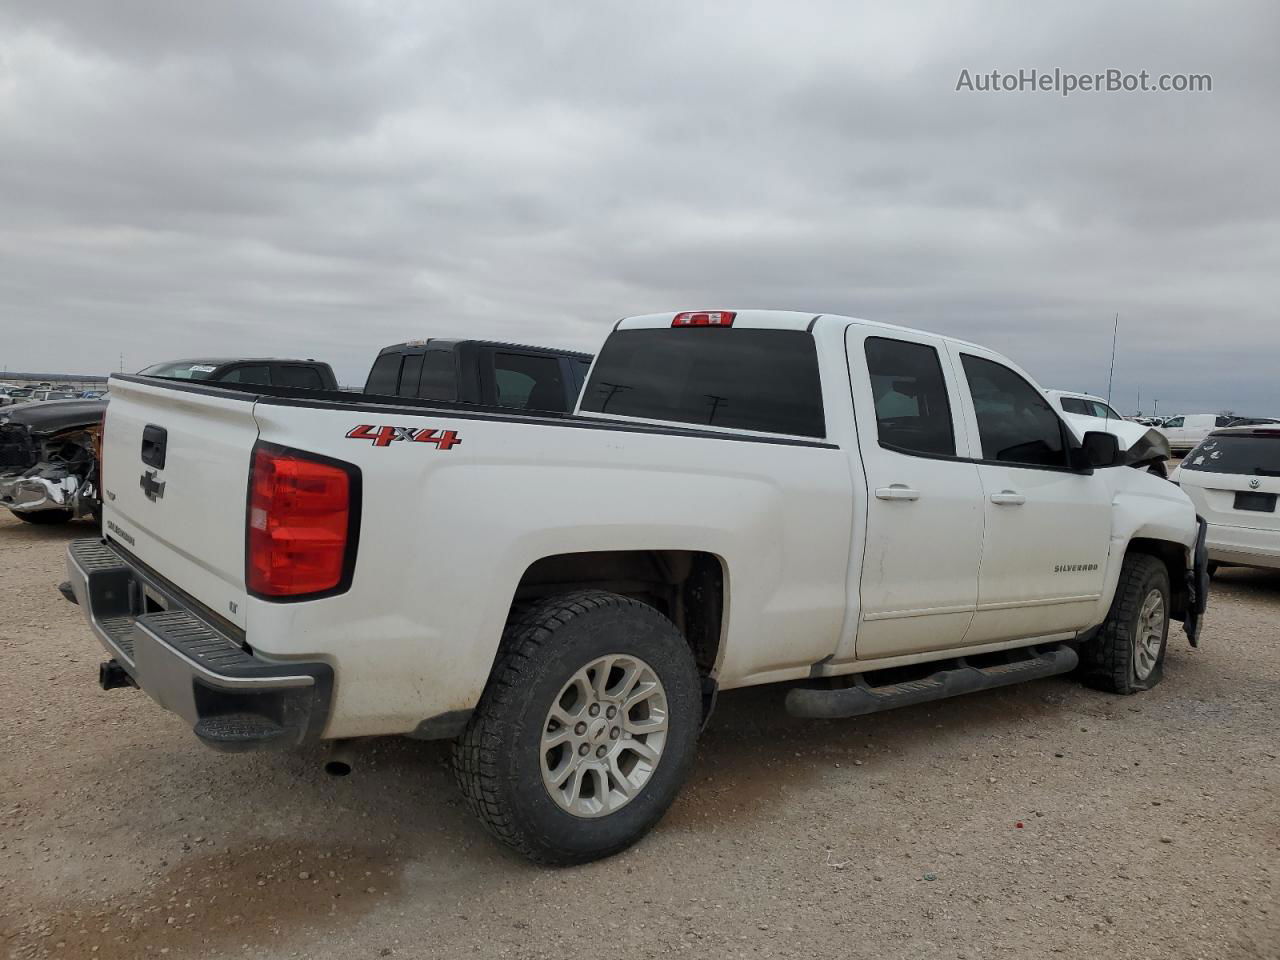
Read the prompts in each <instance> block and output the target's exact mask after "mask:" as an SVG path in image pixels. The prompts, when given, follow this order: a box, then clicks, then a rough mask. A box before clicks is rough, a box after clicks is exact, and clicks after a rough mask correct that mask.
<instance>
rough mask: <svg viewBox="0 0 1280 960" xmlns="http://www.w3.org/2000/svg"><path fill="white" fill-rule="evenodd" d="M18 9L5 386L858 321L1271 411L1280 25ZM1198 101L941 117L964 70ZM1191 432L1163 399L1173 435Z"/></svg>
mask: <svg viewBox="0 0 1280 960" xmlns="http://www.w3.org/2000/svg"><path fill="white" fill-rule="evenodd" d="M905 6H906V5H894V6H892V7H891V6H890V5H879V6H877V7H875V8H873V9H871V10H868V11H865V12H857V11H854V10H853V9H852V6H851V5H850V4H848V3H831V4H798V3H785V4H784V3H773V4H729V3H711V2H706V3H702V4H688V3H681V4H676V3H671V4H667V3H652V2H650V3H643V4H637V3H630V4H621V3H590V4H532V5H527V4H509V3H488V2H468V3H465V4H456V5H449V6H439V7H428V5H426V4H421V3H412V2H386V3H374V2H363V0H349V2H344V0H324V2H321V0H290V2H285V0H272V2H262V0H244V2H227V0H224V2H220V3H204V4H196V3H178V2H170V0H154V2H142V0H111V2H91V0H79V2H73V0H59V2H57V3H48V2H19V0H0V318H2V324H0V325H2V326H3V329H4V337H3V341H2V343H3V346H2V347H0V365H2V366H4V367H6V368H8V369H43V370H59V371H62V370H66V371H75V372H86V373H87V372H106V371H108V370H114V369H116V368H117V367H118V366H119V362H120V354H121V353H123V355H124V366H125V368H126V369H128V370H135V369H137V368H139V367H141V366H143V365H145V364H148V363H152V362H155V361H159V360H163V359H170V358H174V357H179V356H191V355H200V354H218V355H226V354H233V355H234V354H245V355H285V356H289V355H299V354H301V355H305V356H310V357H317V358H321V359H326V360H329V361H331V362H332V363H333V364H334V366H335V368H336V369H337V370H338V372H339V375H340V378H341V379H342V380H344V381H345V382H348V383H357V384H358V383H362V382H363V379H364V373H365V371H366V370H367V368H368V364H369V363H370V361H371V360H372V357H373V355H374V354H375V353H376V351H377V349H378V348H379V347H380V346H383V345H385V344H388V343H392V342H396V341H400V340H404V339H408V338H413V337H424V336H457V335H463V336H476V337H495V338H506V339H516V340H522V341H526V342H533V343H546V344H556V345H565V346H576V347H585V348H594V347H595V346H597V345H598V343H599V341H600V339H601V338H602V337H603V336H604V334H605V333H606V332H607V331H608V328H609V325H610V324H611V323H612V322H613V321H614V320H615V319H616V318H617V317H619V316H621V315H625V314H631V313H644V312H650V311H656V310H664V309H687V308H693V307H721V306H739V307H747V306H754V307H779V308H789V309H797V310H812V311H814V312H815V313H816V312H838V313H849V314H853V315H855V316H864V317H868V318H871V319H877V320H885V321H889V322H895V323H904V324H908V325H911V326H919V327H923V328H925V329H929V330H935V331H939V332H943V333H947V334H952V335H956V336H961V337H965V338H967V339H972V340H976V341H979V342H981V343H984V344H986V345H988V346H991V347H993V348H995V349H998V350H1001V351H1003V352H1006V353H1008V354H1009V355H1011V356H1012V357H1013V358H1014V359H1016V360H1017V361H1019V362H1020V363H1022V364H1023V365H1024V366H1025V367H1027V368H1028V369H1029V370H1030V371H1031V372H1032V373H1033V374H1034V375H1036V376H1037V377H1038V378H1039V379H1040V380H1041V382H1042V383H1043V384H1044V385H1045V386H1056V387H1063V388H1070V389H1086V390H1091V391H1094V392H1105V390H1106V386H1107V371H1108V364H1109V354H1110V341H1111V320H1112V317H1113V315H1114V314H1115V313H1116V312H1119V314H1120V316H1121V328H1120V350H1119V359H1118V363H1117V367H1116V390H1115V399H1116V402H1117V403H1118V404H1119V405H1120V406H1121V407H1122V408H1123V409H1124V410H1125V411H1126V412H1129V411H1131V410H1132V408H1133V405H1134V401H1135V399H1136V397H1135V395H1136V392H1137V391H1138V390H1139V389H1140V390H1141V391H1142V395H1143V398H1144V401H1143V404H1144V407H1146V408H1148V409H1149V408H1150V400H1149V398H1151V397H1153V396H1158V397H1159V398H1160V409H1161V411H1162V412H1168V413H1173V412H1176V410H1181V411H1184V412H1193V411H1196V410H1219V409H1224V408H1231V409H1235V410H1237V411H1250V412H1258V413H1264V414H1273V415H1276V416H1280V390H1278V389H1277V384H1276V381H1277V370H1278V368H1280V364H1277V357H1280V321H1278V313H1277V303H1280V176H1278V175H1277V171H1278V170H1280V160H1278V159H1277V157H1280V106H1278V104H1280V82H1278V74H1280V68H1278V66H1277V64H1278V61H1277V56H1276V41H1277V38H1280V6H1278V5H1276V4H1274V3H1266V2H1258V3H1256V4H1212V5H1210V4H1204V3H1168V2H1163V3H1152V4H1125V5H1123V6H1121V5H1117V4H1112V3H1096V4H1090V3H1072V4H1061V5H1058V6H1057V7H1056V12H1054V10H1052V9H1050V7H1049V6H1048V5H1046V4H1028V3H1018V4H1012V3H1010V4H974V5H970V4H964V3H950V2H949V3H939V4H937V5H936V6H934V7H932V8H931V9H928V10H927V11H926V10H924V8H918V9H920V11H921V12H914V13H908V12H906V11H905V10H903V9H901V8H902V7H905ZM1055 67H1060V68H1062V69H1063V70H1068V71H1075V72H1080V73H1092V72H1094V71H1100V70H1105V69H1106V68H1108V67H1117V68H1120V69H1122V70H1125V71H1132V72H1137V71H1139V70H1144V69H1145V70H1148V71H1151V72H1152V73H1153V74H1159V73H1161V72H1170V73H1208V74H1211V75H1212V78H1213V90H1212V92H1211V93H1184V94H1179V93H1162V94H1151V93H1147V94H1144V93H1129V94H1124V93H1112V94H1098V93H1078V94H1076V95H1075V96H1072V97H1070V98H1066V99H1064V98H1062V97H1060V96H1057V95H1055V94H1051V93H999V94H994V93H972V92H956V90H955V87H956V82H957V79H958V77H959V75H960V71H961V70H962V69H966V68H967V69H969V70H970V71H972V72H974V73H978V72H989V71H990V70H992V69H998V70H1002V71H1016V70H1017V69H1018V68H1037V69H1040V70H1052V69H1053V68H1055ZM1175 408H1176V409H1175Z"/></svg>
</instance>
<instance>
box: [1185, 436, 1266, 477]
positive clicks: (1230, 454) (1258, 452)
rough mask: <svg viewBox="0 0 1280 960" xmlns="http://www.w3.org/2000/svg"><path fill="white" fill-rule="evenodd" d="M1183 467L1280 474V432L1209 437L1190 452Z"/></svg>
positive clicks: (1251, 473) (1208, 471)
mask: <svg viewBox="0 0 1280 960" xmlns="http://www.w3.org/2000/svg"><path fill="white" fill-rule="evenodd" d="M1182 469H1183V470H1202V471H1204V472H1205V473H1235V474H1243V475H1245V476H1250V477H1280V432H1277V433H1276V434H1274V435H1263V436H1254V437H1247V436H1225V437H1209V438H1208V439H1206V440H1205V441H1204V442H1203V443H1201V444H1200V446H1198V447H1196V448H1195V449H1194V450H1192V451H1191V453H1189V454H1187V458H1186V459H1185V460H1183V461H1182Z"/></svg>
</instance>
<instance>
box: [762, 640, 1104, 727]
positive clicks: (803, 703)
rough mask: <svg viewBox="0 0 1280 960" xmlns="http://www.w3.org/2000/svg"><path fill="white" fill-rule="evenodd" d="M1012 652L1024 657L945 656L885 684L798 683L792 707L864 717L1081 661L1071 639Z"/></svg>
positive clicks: (812, 713)
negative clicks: (979, 659)
mask: <svg viewBox="0 0 1280 960" xmlns="http://www.w3.org/2000/svg"><path fill="white" fill-rule="evenodd" d="M1019 654H1020V655H1021V656H1019ZM1011 655H1012V656H1015V657H1018V658H1017V659H1012V660H1010V661H1008V662H1006V663H996V664H991V665H989V666H983V667H975V666H971V665H970V664H968V663H967V662H965V659H964V658H963V657H959V658H957V659H954V660H944V661H942V663H940V664H939V665H938V666H939V669H938V670H936V671H935V672H934V673H931V674H929V675H928V676H926V677H922V678H920V679H918V680H904V681H902V682H901V683H890V684H885V685H884V686H872V685H871V684H870V683H868V682H867V678H866V677H865V676H862V675H860V674H859V675H855V676H854V677H853V678H852V680H851V682H850V685H849V686H843V687H836V688H821V687H797V688H796V689H794V690H791V691H790V692H788V693H787V701H786V702H787V712H788V713H790V714H791V715H792V716H796V717H807V718H809V719H812V720H833V719H836V718H838V717H860V716H862V715H863V714H867V713H879V712H880V711H881V710H892V709H893V708H894V707H909V706H912V705H914V704H917V703H928V702H929V701H930V700H942V699H945V698H947V697H958V696H960V695H961V694H965V693H977V692H978V691H980V690H992V689H994V688H996V687H1006V686H1009V685H1010V684H1014V683H1022V682H1023V681H1024V680H1038V679H1040V678H1041V677H1052V676H1054V675H1056V674H1059V673H1069V672H1070V671H1072V670H1074V669H1075V668H1076V664H1078V663H1079V662H1080V658H1079V656H1077V654H1076V651H1075V649H1074V648H1072V647H1069V646H1066V645H1065V644H1057V645H1055V646H1052V647H1029V648H1027V649H1025V650H1019V651H1013V653H1012V654H1011Z"/></svg>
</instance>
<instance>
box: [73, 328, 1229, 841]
mask: <svg viewBox="0 0 1280 960" xmlns="http://www.w3.org/2000/svg"><path fill="white" fill-rule="evenodd" d="M111 394H112V401H111V405H110V407H109V410H108V414H107V420H106V430H105V453H104V462H105V474H104V477H105V481H104V490H105V500H104V504H103V506H104V526H103V536H102V538H101V539H87V540H80V541H76V542H73V543H72V544H70V546H69V548H68V554H67V570H68V575H69V580H68V582H67V583H65V584H63V585H62V590H63V593H64V595H66V596H68V598H69V599H73V600H74V601H75V602H77V603H79V604H80V606H81V608H82V609H83V611H84V612H85V614H86V615H87V617H88V620H89V624H90V626H91V627H92V630H93V632H94V633H95V634H96V635H97V637H98V639H99V640H100V641H101V643H102V644H103V645H104V646H105V647H106V649H107V651H108V653H109V655H110V659H109V660H108V661H107V662H106V663H104V664H103V666H102V668H101V670H100V682H101V684H102V685H103V686H104V687H107V688H112V687H124V686H130V687H132V686H136V687H139V688H141V689H142V690H143V691H144V692H146V693H147V694H148V695H149V696H150V697H151V698H152V699H153V700H155V701H156V702H157V703H158V704H159V705H160V706H162V707H164V708H166V709H168V710H171V711H173V712H175V713H177V714H178V715H180V716H181V717H182V718H183V719H184V720H186V722H187V723H189V724H190V725H191V727H192V729H193V731H194V733H195V736H196V737H197V738H199V739H200V740H201V741H203V742H204V743H205V744H207V745H208V746H210V747H213V748H216V749H219V750H226V751H236V750H251V749H264V748H272V747H288V746H293V745H297V744H303V743H308V742H313V741H317V740H330V741H338V742H343V741H347V740H350V739H351V738H358V737H372V736H383V735H405V736H410V737H419V738H428V739H430V738H449V739H453V740H454V741H455V743H454V747H453V757H454V760H453V764H454V770H455V773H456V778H457V780H458V783H459V785H460V786H461V789H462V792H463V794H464V795H465V797H466V799H467V801H468V803H469V805H470V807H471V808H472V810H474V812H475V813H476V814H477V815H478V816H479V818H480V819H481V820H482V821H483V822H484V824H485V825H486V826H487V827H488V829H489V830H490V831H491V832H492V833H493V834H495V835H496V836H497V837H498V838H500V839H501V840H502V841H504V842H506V843H507V844H509V845H510V846H511V847H513V848H514V849H516V850H517V851H519V852H521V853H523V854H524V855H526V856H528V857H530V858H532V859H534V860H536V861H539V862H543V863H551V864H571V863H580V862H584V861H588V860H592V859H595V858H598V857H603V856H607V855H610V854H612V853H616V852H618V851H620V850H622V849H624V848H625V847H627V846H628V845H629V844H631V843H634V842H635V841H636V840H637V839H638V838H639V837H641V836H642V835H643V834H644V833H645V832H646V831H647V830H649V829H650V828H651V827H652V826H653V825H654V824H655V823H656V822H657V821H658V820H659V818H660V817H661V816H662V815H663V813H664V812H665V811H666V809H667V808H668V806H669V805H670V804H671V802H672V800H673V798H674V797H675V795H676V793H677V791H678V789H679V787H680V785H681V782H682V781H683V780H684V779H685V777H686V776H687V774H688V773H689V770H690V767H691V765H692V763H693V760H694V752H695V744H696V741H697V738H698V734H699V731H700V730H701V729H702V727H703V725H704V723H705V722H706V720H707V717H708V715H709V714H710V711H711V708H712V706H713V704H714V702H715V698H716V695H717V694H718V692H719V691H723V690H730V689H734V688H738V687H745V686H750V685H755V684H765V683H786V684H789V686H790V689H789V690H788V692H787V694H786V698H785V703H786V707H787V709H788V710H789V711H790V712H791V713H793V714H796V715H799V716H801V717H809V718H823V719H831V718H843V717H855V716H859V715H862V714H868V713H872V712H875V711H879V710H884V709H887V708H890V707H897V706H904V705H909V704H916V703H921V702H924V701H927V700H933V699H937V698H940V697H946V696H953V695H957V694H964V693H971V692H975V691H980V690H985V689H990V688H993V687H998V686H1002V685H1005V684H1009V683H1014V682H1017V681H1023V680H1030V679H1034V678H1039V677H1047V676H1051V675H1054V674H1064V673H1067V672H1072V671H1075V672H1078V673H1079V675H1080V676H1081V677H1082V678H1083V680H1084V682H1086V683H1088V684H1090V685H1092V686H1094V687H1097V688H1099V689H1102V690H1106V691H1110V692H1113V693H1117V694H1130V693H1134V692H1136V691H1140V690H1145V689H1147V688H1149V687H1151V686H1153V685H1154V684H1156V683H1157V682H1158V681H1159V680H1160V677H1161V666H1162V662H1163V660H1164V657H1165V650H1166V644H1167V641H1168V632H1169V624H1170V621H1180V622H1182V623H1183V624H1184V626H1185V629H1186V632H1187V634H1188V636H1189V637H1190V639H1191V641H1192V643H1193V644H1194V643H1195V642H1196V638H1197V636H1198V633H1199V629H1200V623H1201V619H1202V617H1201V615H1202V612H1203V611H1204V608H1205V603H1206V599H1207V590H1208V575H1207V570H1206V564H1207V560H1206V556H1205V549H1204V524H1203V522H1202V521H1200V520H1199V518H1197V516H1196V513H1195V510H1194V509H1193V507H1192V505H1191V502H1190V501H1189V500H1188V499H1187V497H1186V495H1185V494H1184V493H1183V492H1182V491H1181V490H1179V489H1178V488H1177V487H1176V486H1175V485H1173V484H1170V483H1168V482H1166V481H1163V480H1160V479H1158V478H1157V477H1155V476H1153V475H1151V474H1148V473H1145V472H1142V471H1138V470H1131V469H1125V468H1121V467H1119V466H1118V465H1119V464H1121V463H1122V458H1121V456H1120V452H1119V450H1118V445H1117V443H1116V440H1115V437H1114V436H1113V435H1111V434H1107V433H1101V432H1089V433H1086V434H1085V435H1084V436H1083V437H1082V438H1080V439H1078V440H1077V439H1076V435H1075V434H1073V432H1072V431H1071V430H1070V429H1068V427H1067V426H1066V424H1065V423H1064V422H1063V420H1062V418H1061V417H1060V416H1059V414H1058V413H1057V412H1056V411H1055V410H1054V409H1053V408H1052V407H1051V406H1050V404H1049V403H1048V401H1047V400H1046V398H1045V396H1044V393H1043V392H1042V391H1041V390H1040V389H1039V388H1038V387H1037V386H1036V385H1035V384H1034V383H1033V382H1032V380H1031V378H1030V377H1028V376H1027V374H1026V373H1024V372H1023V371H1021V370H1020V369H1019V368H1018V367H1016V366H1015V365H1014V364H1012V363H1011V362H1009V361H1008V360H1006V359H1005V358H1004V357H1002V356H1000V355H998V354H996V353H993V352H992V351H990V350H986V349H984V348H982V347H979V346H975V345H973V344H970V343H963V342H960V341H957V340H951V339H947V338H944V337H939V336H934V335H931V334H928V333H921V332H917V331H913V330H906V329H902V328H899V327H894V326H887V325H883V324H879V323H872V322H867V321H863V320H856V319H851V318H848V317H840V316H825V315H823V316H813V315H811V314H800V313H786V312H773V311H756V310H743V311H697V312H683V313H677V314H671V313H665V314H659V315H652V316H641V317H632V318H629V319H625V320H622V321H620V322H619V323H618V324H617V326H616V327H615V328H614V330H613V331H612V332H611V333H610V334H609V336H608V338H607V339H606V340H605V342H604V345H603V347H602V349H601V351H600V353H599V355H598V356H597V357H596V359H595V361H594V363H593V365H592V367H591V370H590V372H589V374H588V377H587V381H586V385H585V388H584V390H583V392H582V396H581V397H580V399H579V400H578V403H577V408H576V409H575V410H574V411H573V412H572V413H565V414H562V415H558V416H553V415H548V416H531V415H528V414H521V415H514V414H513V413H512V411H510V410H506V409H503V408H501V407H497V406H488V407H487V406H483V405H467V404H454V405H450V404H448V403H445V402H441V403H440V404H439V405H438V406H435V407H426V406H424V405H423V404H422V402H421V401H418V402H416V403H415V404H413V405H407V404H404V403H402V402H400V401H397V399H396V398H393V397H392V398H387V397H381V398H379V397H367V396H352V395H351V394H342V393H326V392H323V391H305V392H304V391H293V392H290V391H287V390H280V389H271V388H262V387H254V386H250V385H238V386H237V385H227V384H217V385H209V384H203V383H197V382H188V383H176V382H164V381H158V380H151V379H147V378H139V377H128V376H118V377H113V378H112V380H111Z"/></svg>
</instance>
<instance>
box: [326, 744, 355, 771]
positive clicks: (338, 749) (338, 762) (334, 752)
mask: <svg viewBox="0 0 1280 960" xmlns="http://www.w3.org/2000/svg"><path fill="white" fill-rule="evenodd" d="M353 743H354V741H352V740H335V741H334V743H333V746H332V747H331V748H330V749H329V756H328V757H326V758H325V761H324V772H325V773H327V774H328V775H329V776H331V777H349V776H351V771H352V770H353V769H354V768H355V754H354V752H353V751H352V749H351V747H352V745H353Z"/></svg>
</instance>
